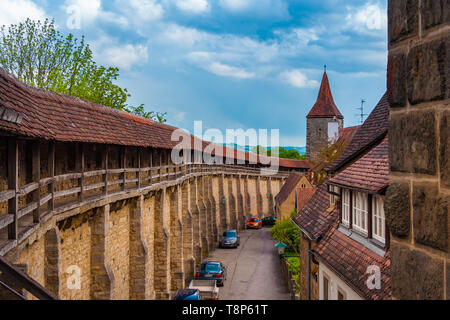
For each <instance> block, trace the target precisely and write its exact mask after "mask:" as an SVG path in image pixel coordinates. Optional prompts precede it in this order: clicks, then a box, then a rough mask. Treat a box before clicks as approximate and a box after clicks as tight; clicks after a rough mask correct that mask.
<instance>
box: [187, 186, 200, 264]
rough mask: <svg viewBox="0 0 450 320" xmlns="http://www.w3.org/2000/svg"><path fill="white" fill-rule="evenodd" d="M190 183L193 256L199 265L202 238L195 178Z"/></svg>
mask: <svg viewBox="0 0 450 320" xmlns="http://www.w3.org/2000/svg"><path fill="white" fill-rule="evenodd" d="M189 184H190V191H191V192H190V207H191V214H192V217H193V219H192V220H193V243H194V258H195V265H196V266H199V265H200V264H201V262H202V240H201V233H200V230H201V229H200V209H199V207H198V194H197V178H193V179H192V180H190V181H189Z"/></svg>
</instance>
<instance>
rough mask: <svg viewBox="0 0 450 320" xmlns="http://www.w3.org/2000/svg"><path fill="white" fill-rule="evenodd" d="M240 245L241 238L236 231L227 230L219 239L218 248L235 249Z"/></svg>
mask: <svg viewBox="0 0 450 320" xmlns="http://www.w3.org/2000/svg"><path fill="white" fill-rule="evenodd" d="M240 244H241V238H240V237H239V235H238V234H237V231H236V230H227V231H225V232H224V233H223V234H222V236H221V237H220V242H219V247H220V248H237V247H239V245H240Z"/></svg>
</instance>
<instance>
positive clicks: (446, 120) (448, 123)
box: [439, 111, 450, 188]
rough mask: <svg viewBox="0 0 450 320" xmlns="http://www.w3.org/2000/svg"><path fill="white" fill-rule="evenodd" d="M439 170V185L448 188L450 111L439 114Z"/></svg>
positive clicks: (449, 178)
mask: <svg viewBox="0 0 450 320" xmlns="http://www.w3.org/2000/svg"><path fill="white" fill-rule="evenodd" d="M439 134H440V145H441V147H440V149H441V150H440V156H439V161H440V165H439V166H440V172H441V185H442V186H443V187H446V188H450V161H449V157H450V112H449V111H445V112H444V113H443V114H442V116H441V122H440V128H439Z"/></svg>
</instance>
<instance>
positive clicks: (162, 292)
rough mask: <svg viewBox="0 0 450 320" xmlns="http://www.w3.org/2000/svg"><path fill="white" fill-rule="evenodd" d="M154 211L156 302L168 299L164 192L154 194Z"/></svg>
mask: <svg viewBox="0 0 450 320" xmlns="http://www.w3.org/2000/svg"><path fill="white" fill-rule="evenodd" d="M155 201H156V211H155V242H154V245H155V249H154V261H155V271H154V272H155V295H156V299H157V300H168V299H170V282H171V279H170V241H169V240H170V239H169V238H170V234H169V230H168V225H169V222H168V221H167V220H169V217H170V207H169V201H168V199H167V195H166V190H165V189H162V190H160V191H158V192H157V193H156V199H155Z"/></svg>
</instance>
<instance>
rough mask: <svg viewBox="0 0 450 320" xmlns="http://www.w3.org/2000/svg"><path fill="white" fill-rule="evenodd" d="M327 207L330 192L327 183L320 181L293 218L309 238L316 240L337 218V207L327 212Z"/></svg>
mask: <svg viewBox="0 0 450 320" xmlns="http://www.w3.org/2000/svg"><path fill="white" fill-rule="evenodd" d="M329 208H330V194H329V193H328V191H327V184H326V183H322V184H321V185H320V186H319V187H318V189H317V191H316V192H315V193H314V195H313V196H312V198H311V199H310V200H309V201H308V202H307V203H306V205H305V206H304V207H303V209H301V210H300V211H299V213H298V214H297V216H296V217H295V218H294V219H293V220H294V222H295V223H296V224H297V225H298V226H299V227H300V229H301V230H302V231H304V232H306V233H307V235H308V237H310V238H311V240H316V239H319V238H321V237H322V236H323V235H324V234H325V232H327V230H328V229H329V228H330V227H331V226H332V225H333V223H335V222H336V221H337V219H338V218H339V215H338V214H336V211H337V209H336V208H335V209H333V210H332V211H331V212H328V211H329V210H327V209H329Z"/></svg>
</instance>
